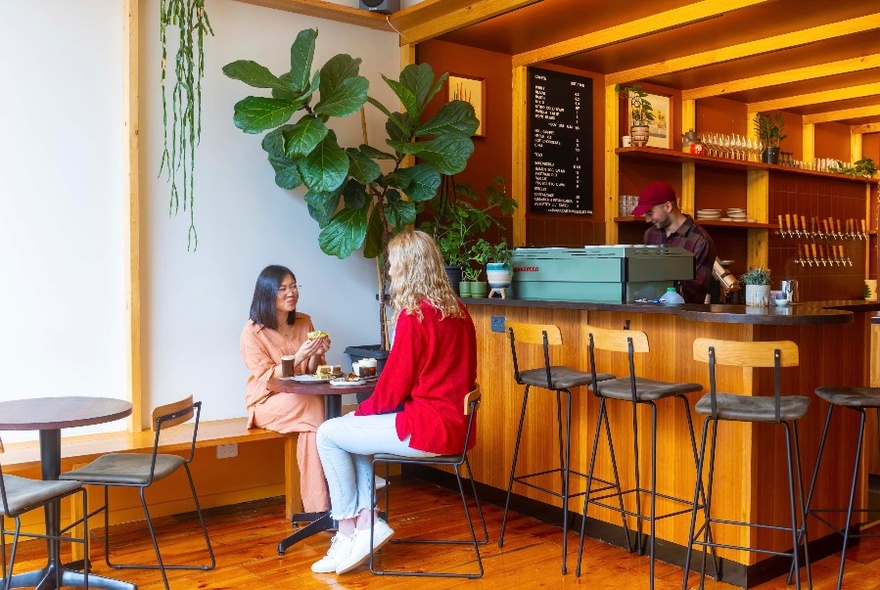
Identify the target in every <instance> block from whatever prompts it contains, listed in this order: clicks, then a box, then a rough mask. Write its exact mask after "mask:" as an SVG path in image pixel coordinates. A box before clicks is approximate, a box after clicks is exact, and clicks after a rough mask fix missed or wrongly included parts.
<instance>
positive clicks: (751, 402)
mask: <svg viewBox="0 0 880 590" xmlns="http://www.w3.org/2000/svg"><path fill="white" fill-rule="evenodd" d="M693 354H694V360H697V361H701V362H705V363H708V364H709V393H707V394H706V395H704V396H703V397H702V398H701V399H700V401H699V402H697V404H696V405H695V406H694V409H695V410H696V411H697V413H699V414H703V415H705V416H706V418H705V420H704V421H703V434H702V438H701V442H700V455H699V460H698V462H697V485H696V486H695V489H694V508H693V511H692V513H691V525H690V530H689V532H688V545H687V553H686V557H685V564H684V579H683V580H682V590H687V589H688V588H689V586H688V578H689V575H690V561H691V552H692V549H693V547H694V545H699V546H701V547H703V568H702V571H701V572H700V588H703V586H704V583H705V552H706V548H707V547H712V548H714V547H726V548H729V549H739V550H742V551H750V552H753V553H764V554H770V555H781V556H784V557H789V558H791V559H792V562H793V568H794V576H795V585H796V587H797V588H800V587H801V577H800V567H801V565H804V566H805V567H806V575H807V587H808V588H812V577H811V574H810V559H809V552H808V550H807V538H806V529H803V530H800V529H799V527H798V515H799V514H800V515H801V516H803V511H802V510H803V506H804V496H803V481H802V477H801V468H800V453H799V450H798V431H797V422H798V420H800V419H802V418H803V417H804V416H806V414H807V410H808V408H809V405H810V399H809V398H808V397H805V396H800V395H785V396H783V395H782V391H781V370H782V368H783V367H796V366H797V365H798V347H797V344H795V343H794V342H791V341H790V340H780V341H770V342H738V341H731V340H718V339H710V338H697V339H696V340H694V348H693ZM719 365H721V366H724V365H727V366H734V367H745V368H751V367H770V368H772V369H773V395H772V396H756V395H755V396H752V395H742V394H736V393H719V392H718V391H717V388H716V380H715V367H716V366H719ZM723 421H726V422H753V423H764V424H776V425H778V426H781V427H782V429H783V432H784V433H785V445H786V451H787V461H786V467H787V471H788V497H789V510H790V519H791V522H790V524H789V525H787V526H781V525H777V524H767V523H757V522H743V521H733V520H729V519H719V518H714V517H712V492H713V484H714V478H715V454H716V441H717V435H718V423H719V422H723ZM710 427H711V430H712V434H711V442H710V443H709V449H708V463H709V473H708V477H707V482H706V497H705V501H703V502H701V501H699V495H698V494H699V493H700V492H701V491H702V490H701V486H700V484H701V482H702V475H703V467H704V465H705V464H706V460H707V456H706V443H707V440H708V438H709V430H710ZM730 452H742V451H741V449H730ZM701 511H702V513H703V523H702V525H701V526H700V527H699V528H697V526H696V522H697V514H698V513H699V512H701ZM713 524H716V525H719V526H734V527H736V526H739V527H749V528H750V530H755V529H764V530H767V529H770V530H781V531H789V532H790V533H791V541H792V549H791V550H790V551H777V550H772V549H764V548H758V547H742V546H740V547H736V546H731V545H727V544H720V543H715V542H714V541H713V539H712V536H711V532H710V531H711V528H712V525H713ZM701 535H702V540H698V537H700V536H701ZM801 540H803V542H804V563H803V564H801V562H800V556H799V551H798V548H799V543H800V541H801Z"/></svg>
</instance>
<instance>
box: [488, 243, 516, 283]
mask: <svg viewBox="0 0 880 590" xmlns="http://www.w3.org/2000/svg"><path fill="white" fill-rule="evenodd" d="M511 255H512V252H511V250H510V247H509V246H508V245H507V240H504V239H502V240H501V241H500V242H499V243H497V244H495V245H494V246H492V252H491V255H490V256H489V262H487V263H486V280H487V281H488V283H489V287H490V288H491V289H507V288H508V287H510V283H511V282H512V281H513V268H511V266H510V259H511Z"/></svg>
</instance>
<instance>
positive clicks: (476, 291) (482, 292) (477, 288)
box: [471, 281, 489, 298]
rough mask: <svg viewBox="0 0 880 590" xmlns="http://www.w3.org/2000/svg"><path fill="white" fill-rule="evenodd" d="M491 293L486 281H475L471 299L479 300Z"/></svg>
mask: <svg viewBox="0 0 880 590" xmlns="http://www.w3.org/2000/svg"><path fill="white" fill-rule="evenodd" d="M488 292H489V288H488V285H487V284H486V281H473V282H471V297H474V298H479V297H485V296H486V293H488Z"/></svg>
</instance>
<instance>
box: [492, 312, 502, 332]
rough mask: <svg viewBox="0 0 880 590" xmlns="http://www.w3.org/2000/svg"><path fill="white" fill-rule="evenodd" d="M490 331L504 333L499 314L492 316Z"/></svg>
mask: <svg viewBox="0 0 880 590" xmlns="http://www.w3.org/2000/svg"><path fill="white" fill-rule="evenodd" d="M492 331H493V332H501V333H504V318H503V317H501V316H497V315H493V316H492Z"/></svg>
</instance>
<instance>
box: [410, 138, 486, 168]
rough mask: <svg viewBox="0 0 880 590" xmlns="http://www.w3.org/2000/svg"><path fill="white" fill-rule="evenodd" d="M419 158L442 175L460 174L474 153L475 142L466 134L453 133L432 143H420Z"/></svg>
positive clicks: (431, 141) (433, 140)
mask: <svg viewBox="0 0 880 590" xmlns="http://www.w3.org/2000/svg"><path fill="white" fill-rule="evenodd" d="M418 143H419V145H420V146H421V148H422V149H421V150H420V151H419V158H421V159H422V160H424V161H425V162H427V163H428V164H431V165H433V166H434V168H436V169H437V171H438V172H440V174H446V175H450V176H451V175H452V174H458V173H459V172H461V171H462V170H464V168H465V166H467V160H468V158H470V157H471V154H472V153H474V142H473V141H471V138H470V137H468V136H467V135H465V134H464V133H458V132H452V133H447V134H446V135H442V136H440V137H438V138H436V139H432V140H430V141H421V142H418Z"/></svg>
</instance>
